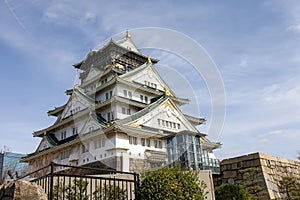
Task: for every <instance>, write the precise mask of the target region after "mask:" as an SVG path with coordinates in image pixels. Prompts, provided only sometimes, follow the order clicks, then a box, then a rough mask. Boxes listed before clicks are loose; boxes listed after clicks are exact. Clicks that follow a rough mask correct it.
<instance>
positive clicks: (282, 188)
mask: <svg viewBox="0 0 300 200" xmlns="http://www.w3.org/2000/svg"><path fill="white" fill-rule="evenodd" d="M278 188H279V192H280V193H281V194H283V195H284V197H285V198H286V199H300V182H299V181H298V180H297V179H296V178H295V177H289V176H285V177H282V179H281V180H280V181H279V185H278Z"/></svg>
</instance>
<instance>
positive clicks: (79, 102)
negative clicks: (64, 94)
mask: <svg viewBox="0 0 300 200" xmlns="http://www.w3.org/2000/svg"><path fill="white" fill-rule="evenodd" d="M90 105H91V103H90V102H89V101H88V100H86V99H85V98H84V97H81V96H79V95H78V94H75V92H74V91H73V94H72V96H71V97H70V100H69V102H68V103H67V105H66V107H65V109H64V111H63V113H62V118H66V117H69V116H71V115H74V114H76V113H78V112H80V111H81V110H84V109H86V108H88V107H89V106H90Z"/></svg>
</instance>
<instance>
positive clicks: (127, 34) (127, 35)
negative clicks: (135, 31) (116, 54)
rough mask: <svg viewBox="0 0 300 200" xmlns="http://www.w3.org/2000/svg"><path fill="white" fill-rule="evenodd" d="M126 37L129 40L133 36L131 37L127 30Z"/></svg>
mask: <svg viewBox="0 0 300 200" xmlns="http://www.w3.org/2000/svg"><path fill="white" fill-rule="evenodd" d="M126 37H127V38H130V37H131V36H130V33H129V31H128V29H127V30H126Z"/></svg>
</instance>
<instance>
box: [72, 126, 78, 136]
mask: <svg viewBox="0 0 300 200" xmlns="http://www.w3.org/2000/svg"><path fill="white" fill-rule="evenodd" d="M72 134H73V135H76V134H78V127H77V126H76V127H73V130H72Z"/></svg>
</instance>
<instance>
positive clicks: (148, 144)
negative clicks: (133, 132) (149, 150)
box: [146, 138, 151, 147]
mask: <svg viewBox="0 0 300 200" xmlns="http://www.w3.org/2000/svg"><path fill="white" fill-rule="evenodd" d="M146 143H147V147H150V146H151V140H150V139H148V138H147V139H146Z"/></svg>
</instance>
